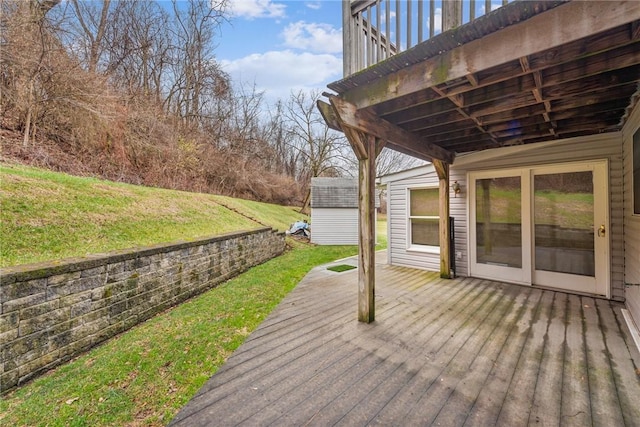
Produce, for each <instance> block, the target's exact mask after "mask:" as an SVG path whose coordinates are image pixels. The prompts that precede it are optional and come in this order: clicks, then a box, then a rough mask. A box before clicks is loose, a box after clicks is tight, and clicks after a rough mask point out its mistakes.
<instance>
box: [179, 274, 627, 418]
mask: <svg viewBox="0 0 640 427" xmlns="http://www.w3.org/2000/svg"><path fill="white" fill-rule="evenodd" d="M376 278H377V279H376V322H374V323H372V324H362V323H359V322H357V316H356V314H357V313H356V308H357V303H356V299H357V271H356V270H352V271H347V272H344V273H333V272H328V271H327V270H326V269H324V268H318V269H315V270H314V271H313V272H312V273H310V274H309V275H308V276H307V277H306V278H305V279H304V280H303V281H302V282H301V283H300V284H299V285H298V286H297V287H296V288H295V289H294V291H292V292H291V294H290V295H289V296H287V297H286V298H285V299H284V300H283V301H282V303H281V304H280V305H279V306H278V307H277V308H276V309H275V310H274V311H273V312H272V313H271V315H270V316H269V317H268V318H267V319H266V320H265V321H264V322H263V323H262V325H261V326H260V327H259V328H258V329H257V330H256V331H255V332H254V333H252V334H251V335H250V336H249V337H248V338H247V340H246V341H245V343H244V344H243V345H242V346H241V347H240V348H239V349H238V350H237V351H236V352H235V353H234V354H233V355H232V356H231V357H230V358H229V360H228V361H227V363H226V364H225V365H224V366H222V367H221V368H220V369H219V371H218V372H217V373H216V374H215V375H213V376H212V378H211V379H210V380H209V382H207V384H205V385H204V386H203V387H202V389H201V390H200V391H198V393H197V394H196V395H195V396H194V398H193V399H192V400H191V401H190V402H189V403H188V404H187V405H186V406H185V407H184V408H183V409H182V411H180V413H179V414H178V415H177V416H176V418H175V419H174V420H173V421H172V423H171V425H174V426H202V425H225V426H226V425H250V426H254V425H255V426H263V425H264V426H266V425H274V426H289V425H291V426H294V425H295V426H297V425H318V426H325V425H343V426H354V425H448V426H463V425H465V426H487V425H505V426H524V425H534V424H535V425H550V424H552V425H576V426H577V425H580V426H582V425H621V426H637V425H640V421H639V420H640V413H639V412H638V411H639V410H640V409H638V408H639V407H640V405H638V402H639V401H640V378H639V376H638V375H637V374H636V373H635V372H634V370H635V369H636V367H637V366H639V363H640V355H638V351H637V349H636V348H635V347H634V344H633V342H632V339H631V336H630V334H629V332H628V331H627V330H626V324H625V323H624V321H622V320H621V319H622V315H621V313H620V309H621V308H622V305H621V304H619V303H614V302H610V301H605V300H597V299H593V298H587V297H580V296H576V295H569V294H564V293H561V292H555V291H548V290H540V289H535V288H530V287H522V286H515V285H507V284H503V283H497V282H491V281H488V280H481V279H474V278H458V279H454V280H444V279H440V278H439V277H438V274H437V273H431V272H425V271H419V270H415V269H408V268H401V267H392V266H388V265H378V266H377V269H376Z"/></svg>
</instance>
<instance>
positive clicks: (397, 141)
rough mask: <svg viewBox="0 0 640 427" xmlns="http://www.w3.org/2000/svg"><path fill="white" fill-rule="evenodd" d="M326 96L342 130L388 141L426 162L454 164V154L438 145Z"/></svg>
mask: <svg viewBox="0 0 640 427" xmlns="http://www.w3.org/2000/svg"><path fill="white" fill-rule="evenodd" d="M325 95H326V96H328V98H329V102H331V106H332V107H333V108H334V110H335V112H336V116H337V117H339V121H340V125H341V127H342V129H344V128H345V127H349V128H351V129H355V130H359V131H361V132H365V133H367V134H370V135H373V136H375V137H377V138H380V139H381V140H384V141H387V142H388V144H390V145H391V146H393V147H394V148H398V149H399V150H398V151H404V152H408V153H410V154H411V155H413V156H415V157H418V158H421V159H424V160H428V161H431V160H433V159H439V160H443V161H445V162H446V163H453V159H454V155H453V153H451V152H449V151H447V150H445V149H443V148H441V147H439V146H437V145H434V144H430V143H428V142H424V141H418V140H416V139H415V136H414V135H412V134H411V133H410V132H407V131H406V130H404V129H402V128H400V127H398V126H396V125H394V124H392V123H390V122H388V121H386V120H384V119H381V118H379V117H376V116H375V115H374V114H372V113H371V112H368V111H359V110H358V109H356V107H355V106H354V105H353V104H351V103H349V102H346V101H344V100H343V99H341V98H338V97H336V96H334V95H330V94H325ZM322 108H325V107H322Z"/></svg>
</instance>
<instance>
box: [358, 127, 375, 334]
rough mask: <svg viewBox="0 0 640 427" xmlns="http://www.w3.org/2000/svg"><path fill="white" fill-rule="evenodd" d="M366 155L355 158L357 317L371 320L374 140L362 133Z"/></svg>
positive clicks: (366, 320)
mask: <svg viewBox="0 0 640 427" xmlns="http://www.w3.org/2000/svg"><path fill="white" fill-rule="evenodd" d="M363 142H364V144H365V146H366V151H367V158H366V159H359V160H358V166H359V171H358V172H359V173H358V199H359V208H358V224H359V227H360V230H359V236H358V244H359V246H360V248H359V249H360V250H359V255H358V268H359V270H360V271H359V272H358V320H359V321H360V322H365V323H371V322H373V321H374V320H375V283H376V282H375V271H376V248H375V246H376V239H375V232H376V224H375V208H376V204H375V197H376V195H375V188H376V187H375V180H376V140H375V138H374V137H373V136H370V135H366V136H365V140H364V141H363Z"/></svg>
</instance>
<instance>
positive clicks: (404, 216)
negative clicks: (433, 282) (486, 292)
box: [387, 166, 468, 276]
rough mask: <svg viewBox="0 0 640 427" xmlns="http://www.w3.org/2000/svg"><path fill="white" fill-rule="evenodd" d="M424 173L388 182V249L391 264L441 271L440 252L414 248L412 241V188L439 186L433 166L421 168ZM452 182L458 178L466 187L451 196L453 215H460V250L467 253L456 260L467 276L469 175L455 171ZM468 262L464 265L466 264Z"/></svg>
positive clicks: (460, 269) (460, 270)
mask: <svg viewBox="0 0 640 427" xmlns="http://www.w3.org/2000/svg"><path fill="white" fill-rule="evenodd" d="M421 171H424V172H423V173H421V174H418V175H414V176H412V177H409V178H405V179H399V180H398V181H391V182H389V183H388V186H387V191H388V196H387V197H388V200H387V203H388V205H387V206H388V210H389V212H388V215H387V220H388V232H389V246H388V251H387V256H388V262H389V264H393V265H399V266H405V267H413V268H419V269H423V270H431V271H440V254H439V253H434V252H425V251H419V250H410V249H408V247H409V242H408V238H409V236H408V229H407V227H408V216H409V211H408V200H407V197H408V193H409V189H411V188H438V183H439V181H438V175H437V174H436V172H435V170H434V169H433V167H432V166H426V167H423V168H422V169H421ZM451 176H452V179H451V182H452V183H453V180H454V179H457V180H458V182H459V183H460V185H462V187H463V193H462V194H460V195H459V196H458V198H456V199H453V198H452V199H451V216H454V217H456V219H455V221H456V222H455V226H456V250H457V251H461V252H462V253H463V254H464V257H463V258H462V259H459V260H456V274H458V275H462V276H464V275H466V274H467V271H468V270H467V266H466V244H467V243H466V235H467V234H466V230H465V227H466V218H465V215H466V206H465V203H466V201H465V194H464V187H465V178H464V175H456V174H454V173H453V172H452V175H451ZM462 264H464V265H462Z"/></svg>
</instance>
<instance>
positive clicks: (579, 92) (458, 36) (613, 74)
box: [328, 0, 640, 160]
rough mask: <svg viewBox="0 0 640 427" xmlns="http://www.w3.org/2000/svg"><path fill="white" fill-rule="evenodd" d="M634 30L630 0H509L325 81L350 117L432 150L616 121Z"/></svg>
mask: <svg viewBox="0 0 640 427" xmlns="http://www.w3.org/2000/svg"><path fill="white" fill-rule="evenodd" d="M639 41H640V2H638V1H635V0H634V1H620V2H610V1H602V2H599V1H594V2H585V1H571V2H559V1H535V2H533V1H532V2H529V1H527V2H515V3H510V4H508V5H507V6H504V7H502V8H500V9H498V10H496V11H494V12H492V13H490V14H488V15H485V16H484V17H482V18H480V19H477V20H475V21H473V22H471V23H469V24H466V25H464V26H462V27H460V28H457V29H454V30H451V31H448V32H445V33H443V34H440V35H438V36H436V37H434V38H431V39H429V40H428V41H426V42H423V43H422V44H419V45H418V46H416V47H414V48H413V49H410V50H408V51H405V52H402V53H400V54H398V55H396V56H394V57H391V58H390V59H388V60H386V61H384V62H382V63H379V64H377V65H375V66H373V67H369V68H368V69H366V70H363V71H361V72H359V73H356V74H354V75H353V76H350V77H347V78H345V79H343V80H341V81H338V82H334V83H332V84H330V85H329V88H330V89H332V90H334V91H335V92H336V93H337V97H338V98H339V99H340V100H341V101H346V102H347V103H348V105H350V106H353V107H355V108H354V110H355V112H354V114H355V117H356V120H355V121H358V120H359V122H360V123H363V122H364V123H372V122H375V121H378V122H380V123H384V124H385V125H387V128H388V127H389V126H388V125H389V124H390V125H392V128H393V127H395V128H396V131H400V132H402V134H403V136H405V137H403V138H402V141H397V140H394V135H398V132H393V133H390V134H389V135H390V138H389V142H390V143H391V144H390V146H391V147H392V148H396V149H399V151H405V152H408V153H411V154H413V155H417V156H418V157H423V158H426V159H427V160H431V159H433V158H436V156H435V155H432V154H429V153H438V152H439V151H438V150H439V149H444V150H446V151H447V152H449V153H451V154H455V153H464V152H469V151H477V150H484V149H489V148H497V147H504V146H512V145H520V144H528V143H534V142H540V141H547V140H552V139H561V138H568V137H576V136H583V135H592V134H597V133H604V132H615V131H619V130H620V129H621V128H622V126H623V125H624V123H625V120H626V118H627V116H628V114H629V113H630V111H631V109H632V108H633V107H634V105H635V104H636V103H637V101H638V98H639V96H638V95H639V87H640V43H639ZM334 105H335V104H334ZM363 118H364V119H363ZM328 122H331V120H328ZM335 124H336V122H335V121H334V125H335ZM330 125H331V123H330ZM334 127H336V126H334ZM337 127H340V125H338V126H337ZM363 127H366V126H363ZM398 128H399V129H398ZM358 130H364V129H358ZM405 131H406V132H409V133H410V134H411V135H410V136H411V137H406V136H407V135H408V134H407V133H406V132H405ZM376 136H379V135H376ZM395 139H397V138H395ZM434 150H435V151H434ZM420 153H428V154H427V155H424V154H423V155H422V156H421V155H420ZM450 158H451V157H449V158H448V159H445V158H442V157H441V159H443V160H449V159H450Z"/></svg>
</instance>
